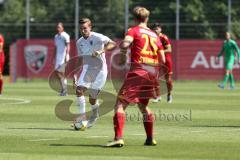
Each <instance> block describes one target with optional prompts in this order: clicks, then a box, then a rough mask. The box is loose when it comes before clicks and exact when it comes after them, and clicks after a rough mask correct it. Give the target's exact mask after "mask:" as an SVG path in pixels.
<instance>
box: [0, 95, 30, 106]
mask: <svg viewBox="0 0 240 160" xmlns="http://www.w3.org/2000/svg"><path fill="white" fill-rule="evenodd" d="M1 99H4V100H12V101H19V102H10V103H2V104H4V105H5V104H27V103H31V100H28V99H22V98H6V97H0V100H1Z"/></svg>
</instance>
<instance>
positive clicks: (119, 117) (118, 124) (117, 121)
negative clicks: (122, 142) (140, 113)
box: [113, 112, 125, 140]
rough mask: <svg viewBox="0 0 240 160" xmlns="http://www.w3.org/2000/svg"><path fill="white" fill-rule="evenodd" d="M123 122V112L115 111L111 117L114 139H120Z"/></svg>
mask: <svg viewBox="0 0 240 160" xmlns="http://www.w3.org/2000/svg"><path fill="white" fill-rule="evenodd" d="M124 123H125V113H119V112H117V113H115V115H114V117H113V124H114V131H115V138H114V139H115V140H118V139H121V138H122V136H123V127H124Z"/></svg>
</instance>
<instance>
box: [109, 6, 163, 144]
mask: <svg viewBox="0 0 240 160" xmlns="http://www.w3.org/2000/svg"><path fill="white" fill-rule="evenodd" d="M149 14H150V12H149V11H148V10H147V9H146V8H144V7H135V8H134V9H133V15H134V19H135V20H136V22H138V25H137V26H135V27H132V28H130V29H129V30H128V32H127V33H126V35H125V38H124V40H123V41H122V43H121V44H120V48H121V50H120V52H121V55H122V60H121V61H122V62H124V61H125V60H126V53H127V49H128V48H129V47H131V55H130V59H131V66H130V70H129V71H128V73H127V75H126V77H125V80H124V83H123V85H122V88H121V89H120V91H119V93H118V97H117V101H116V105H115V115H114V117H113V123H114V131H115V137H114V140H113V141H112V142H109V143H107V144H106V145H105V147H122V146H123V145H124V141H123V139H122V138H123V128H124V123H125V109H126V108H127V106H128V105H129V103H135V104H138V108H139V109H140V111H141V113H142V114H143V124H144V128H145V131H146V135H147V139H146V141H145V145H151V146H153V145H156V144H157V142H156V141H155V140H154V139H153V121H154V116H153V114H152V113H151V111H150V109H149V108H148V107H147V105H148V102H149V99H150V98H154V97H155V96H156V95H155V90H154V89H155V88H156V86H157V84H158V82H157V81H158V73H159V66H160V61H163V62H164V61H165V57H164V51H163V46H162V44H161V41H160V39H159V37H158V35H157V34H156V33H155V32H153V31H152V30H150V29H149V28H148V27H147V22H148V18H149Z"/></svg>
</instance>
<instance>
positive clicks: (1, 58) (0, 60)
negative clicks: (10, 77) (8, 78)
mask: <svg viewBox="0 0 240 160" xmlns="http://www.w3.org/2000/svg"><path fill="white" fill-rule="evenodd" d="M4 63H5V56H4V53H0V73H3V67H4Z"/></svg>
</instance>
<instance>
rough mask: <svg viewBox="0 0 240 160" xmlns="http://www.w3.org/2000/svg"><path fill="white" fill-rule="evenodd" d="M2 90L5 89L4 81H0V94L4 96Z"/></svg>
mask: <svg viewBox="0 0 240 160" xmlns="http://www.w3.org/2000/svg"><path fill="white" fill-rule="evenodd" d="M2 88H3V80H2V79H0V94H2Z"/></svg>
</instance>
